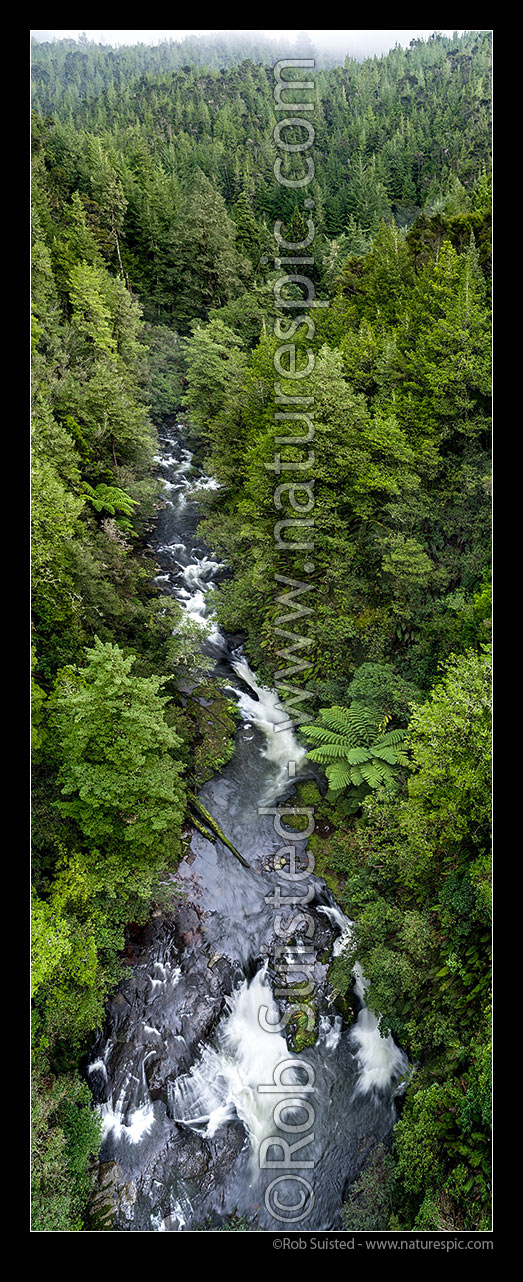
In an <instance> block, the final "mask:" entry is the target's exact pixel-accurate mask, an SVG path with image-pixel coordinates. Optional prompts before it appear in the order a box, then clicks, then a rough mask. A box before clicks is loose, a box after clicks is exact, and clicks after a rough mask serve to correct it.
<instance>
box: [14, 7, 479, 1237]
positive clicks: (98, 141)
mask: <svg viewBox="0 0 523 1282" xmlns="http://www.w3.org/2000/svg"><path fill="white" fill-rule="evenodd" d="M490 45H491V41H490V35H489V33H486V32H467V33H465V34H464V35H463V36H461V37H459V38H458V37H457V36H456V37H454V38H452V39H450V38H446V37H443V36H435V37H433V38H432V39H430V40H429V41H427V42H426V43H424V42H422V41H414V42H413V43H412V45H411V47H410V48H409V49H407V50H404V49H402V48H400V47H399V46H397V47H396V48H394V49H393V50H391V52H390V53H388V54H387V55H386V56H384V57H380V58H377V57H374V58H369V59H367V60H365V61H364V62H361V63H360V62H356V61H354V60H351V59H346V61H345V64H344V65H343V66H336V65H334V66H325V65H322V62H321V60H319V61H318V64H317V67H316V68H315V70H314V84H315V93H316V98H315V108H314V128H315V140H314V147H313V149H312V153H311V154H313V155H314V158H315V177H314V181H313V183H312V184H311V186H310V188H309V189H308V192H307V195H309V196H310V197H311V198H312V199H313V200H314V225H315V233H316V234H315V239H314V245H313V249H312V251H311V253H312V254H313V263H312V264H311V266H310V267H309V268H308V270H309V272H310V276H311V279H312V281H313V282H314V287H315V290H316V295H317V297H318V298H319V299H324V300H328V306H326V307H324V308H318V309H317V311H315V313H314V325H311V324H309V323H306V321H305V320H304V321H303V323H302V324H301V325H297V326H295V330H294V332H293V342H295V343H296V346H297V351H298V353H299V360H300V362H303V363H304V364H306V362H307V353H308V352H311V351H312V352H313V353H314V358H315V362H314V369H313V372H312V373H311V376H310V378H309V379H308V387H307V390H308V392H310V394H311V395H313V397H314V407H315V439H314V449H315V466H314V476H315V483H314V512H313V516H314V555H313V565H312V569H311V572H310V574H309V577H308V592H309V595H308V597H304V598H303V599H302V603H301V604H298V603H297V601H295V602H293V601H292V599H290V600H289V603H288V604H289V606H290V614H289V618H290V619H293V620H294V621H293V622H291V623H289V624H288V625H287V626H288V628H290V629H291V631H290V632H288V633H286V634H284V635H285V636H287V637H288V638H289V639H292V635H293V629H294V630H295V629H296V627H299V629H300V636H301V641H300V646H299V647H297V646H296V645H294V646H289V644H287V649H286V650H284V649H283V648H282V633H281V629H280V630H278V617H277V616H278V613H279V611H280V610H281V597H278V591H279V588H277V587H275V585H276V584H277V583H280V582H282V581H283V580H285V581H287V582H288V583H289V585H290V586H292V583H291V581H294V583H295V584H297V583H298V582H301V578H302V573H303V559H304V558H303V553H302V552H296V553H292V552H291V554H290V555H289V550H288V549H286V550H281V549H279V548H278V546H277V544H276V543H275V538H274V523H275V520H276V519H277V515H276V514H275V506H274V491H275V485H277V483H278V479H280V480H281V479H282V478H281V476H280V477H279V474H278V468H280V470H281V466H282V464H281V461H280V463H278V461H277V456H276V454H275V449H276V447H275V445H274V432H275V426H274V419H275V414H276V413H277V411H278V404H277V401H276V397H277V391H276V389H275V376H274V368H275V367H274V357H275V353H276V351H277V349H278V347H279V344H280V343H281V341H282V339H285V338H286V337H288V331H285V330H284V329H283V328H282V326H283V325H284V324H285V325H289V324H290V323H291V322H289V320H288V317H287V318H285V321H282V320H281V318H280V319H278V315H279V314H278V308H277V291H275V282H276V281H277V279H278V276H279V275H281V272H280V271H279V263H278V261H277V255H278V253H279V252H280V251H279V250H278V247H277V244H276V241H275V238H274V230H273V229H274V223H275V220H281V223H282V226H283V229H284V235H285V237H286V240H287V242H288V243H298V242H299V243H303V242H304V239H305V238H306V236H307V218H308V214H307V211H306V210H305V209H304V203H303V194H302V193H299V192H298V193H296V191H295V190H293V189H288V188H285V187H282V186H279V185H278V184H277V183H276V181H275V177H274V172H273V166H274V159H275V146H274V141H273V130H274V127H275V124H276V120H277V115H276V114H275V110H274V74H273V71H272V63H273V59H274V50H273V48H272V46H271V44H270V42H269V43H268V42H265V43H264V41H263V39H262V38H261V37H260V38H259V40H256V41H254V40H253V41H251V42H250V43H249V41H248V40H247V38H246V37H245V38H244V40H243V43H242V44H241V45H240V46H232V45H231V44H230V43H229V42H227V41H226V40H225V39H224V40H223V42H222V43H221V44H220V42H218V41H216V42H214V43H212V44H211V43H209V42H207V43H206V42H205V41H203V42H198V41H197V40H196V39H194V40H191V41H189V42H185V46H183V47H182V46H179V45H165V46H163V45H160V46H157V47H156V48H154V49H152V48H147V47H146V46H136V47H130V46H128V47H126V48H123V49H120V50H111V49H110V48H108V47H106V46H96V45H90V44H89V43H87V42H85V41H84V42H82V41H80V42H78V43H75V42H72V41H59V42H57V43H54V44H53V45H47V44H38V43H36V42H34V44H33V51H32V64H33V65H32V74H33V107H34V112H33V129H32V206H33V212H32V344H31V345H32V362H33V374H32V396H33V438H32V442H33V443H32V477H33V480H32V511H33V531H32V566H33V595H32V602H33V624H32V692H33V699H32V703H33V731H32V754H33V891H32V921H33V931H32V941H33V964H32V981H33V1020H32V1029H33V1073H32V1077H33V1096H34V1100H33V1219H32V1227H33V1230H36V1231H48V1232H49V1231H51V1232H53V1231H62V1232H64V1231H71V1230H72V1231H81V1230H89V1229H90V1228H92V1227H93V1225H92V1223H91V1219H90V1209H89V1198H90V1175H89V1171H90V1167H91V1165H92V1163H93V1161H94V1160H95V1158H96V1155H97V1153H98V1151H99V1148H100V1140H101V1129H100V1122H99V1117H98V1113H97V1111H96V1110H95V1109H94V1108H93V1103H92V1097H91V1093H90V1089H89V1085H88V1083H87V1080H86V1078H85V1075H84V1073H83V1071H82V1063H83V1058H84V1057H85V1054H86V1052H87V1049H88V1047H89V1044H90V1040H92V1036H93V1033H94V1032H95V1030H97V1029H98V1028H100V1026H101V1022H102V1020H103V1016H104V1009H105V1003H106V1000H107V998H108V996H109V995H110V994H111V993H113V992H114V990H115V989H116V987H117V985H118V983H119V981H120V980H121V978H122V975H123V974H124V971H125V945H126V929H127V927H128V926H129V924H131V923H132V924H136V923H138V924H139V923H143V922H145V921H147V920H148V918H149V917H150V914H151V912H153V911H156V910H157V909H158V908H160V909H161V908H163V907H165V905H166V904H168V902H169V895H171V894H172V889H171V888H170V883H169V882H168V880H166V877H167V874H168V873H169V872H172V871H173V870H175V869H176V868H177V866H178V864H179V862H180V859H181V858H182V855H183V853H184V851H185V850H186V848H187V842H188V840H189V839H190V825H191V816H190V814H189V811H188V805H189V798H190V797H191V796H193V795H194V792H195V791H197V790H198V788H199V787H200V785H201V784H202V782H204V781H205V780H206V779H208V778H210V777H211V775H212V774H213V773H215V772H217V771H218V770H219V769H220V768H221V767H222V766H223V765H224V764H225V763H226V762H227V761H228V759H229V758H230V756H231V754H232V750H233V737H234V732H235V728H236V720H235V715H234V711H233V709H232V707H231V704H230V702H229V700H228V698H227V696H226V692H225V691H223V692H222V693H221V694H220V695H219V698H218V701H217V702H215V703H214V705H213V710H212V713H211V715H207V714H206V711H205V708H204V707H203V706H202V702H199V701H198V700H197V699H193V700H191V699H188V698H187V697H185V696H184V694H183V690H184V688H185V687H187V680H188V679H189V681H190V683H192V686H193V687H194V688H195V689H196V690H197V691H200V693H201V694H203V695H205V692H206V679H207V672H208V667H206V661H205V659H204V657H203V655H202V653H201V652H200V648H199V640H200V637H201V635H202V627H201V625H199V623H198V622H197V621H193V622H191V621H190V620H188V619H187V618H186V617H183V616H184V611H183V610H182V607H181V606H180V604H179V603H177V602H176V601H175V600H174V599H173V598H170V597H166V596H165V595H162V593H161V591H160V586H159V584H158V582H157V576H158V565H157V563H156V561H155V558H154V555H153V554H152V553H151V550H150V544H149V536H150V532H151V530H152V528H153V525H154V521H155V518H156V513H157V511H158V508H159V506H160V504H161V501H162V491H161V487H160V484H159V481H158V478H157V468H156V462H155V460H156V455H157V450H158V437H157V431H158V428H159V427H160V426H161V424H162V423H164V422H165V421H167V420H173V419H174V418H176V419H177V420H178V421H180V420H181V421H182V422H183V423H184V424H185V429H186V438H187V439H188V440H189V442H190V443H191V449H192V450H194V451H195V454H196V456H197V457H198V458H199V459H200V460H201V462H202V465H203V466H204V467H205V468H206V470H207V471H208V472H209V474H210V475H211V476H212V477H214V478H215V479H216V482H217V484H216V487H215V488H214V489H210V490H209V491H206V492H205V494H202V495H201V504H200V505H201V512H202V520H201V523H200V531H201V533H202V537H204V538H205V540H206V543H207V544H208V545H209V546H210V547H212V548H213V549H215V551H216V553H217V554H218V556H219V557H220V558H221V561H222V563H223V564H224V565H225V567H226V572H225V574H224V575H223V577H222V580H221V581H220V584H219V586H218V587H217V588H216V589H215V591H214V593H213V609H214V610H215V613H216V617H217V619H218V622H219V624H220V625H221V627H222V628H223V629H224V630H225V631H226V632H228V633H230V634H235V635H239V636H241V637H242V638H243V640H244V645H245V652H246V654H247V656H248V658H249V661H250V662H252V663H253V664H254V666H255V667H256V670H257V672H258V674H259V675H260V678H261V679H262V680H263V681H264V683H265V684H266V685H267V686H271V687H275V688H276V689H277V690H278V692H279V693H280V697H281V698H282V699H283V700H284V702H285V700H287V703H288V706H289V708H290V710H291V713H292V716H293V719H294V721H295V724H296V726H297V734H298V737H299V738H300V740H301V741H302V742H303V743H304V744H305V746H306V747H307V749H308V752H309V758H310V760H311V761H313V762H316V763H317V766H318V767H319V768H318V771H317V773H318V781H317V782H313V781H312V780H310V779H309V780H307V781H305V782H303V781H302V782H300V781H298V784H297V795H298V798H299V804H300V805H303V806H307V805H313V806H314V808H315V813H316V816H317V817H318V818H319V819H320V820H321V822H320V823H319V824H318V826H317V830H316V832H315V833H314V835H313V836H312V837H311V838H310V846H311V848H312V849H313V851H314V856H315V859H316V867H317V870H318V873H319V875H320V876H321V877H323V878H325V881H326V883H327V885H328V886H330V887H331V888H332V889H333V891H334V892H335V894H336V896H337V900H338V902H339V904H340V905H341V906H342V908H343V910H344V912H346V913H347V914H348V916H349V917H350V919H351V920H353V921H354V932H353V935H352V936H351V940H350V944H349V945H348V946H347V947H346V948H345V949H344V950H343V951H341V952H340V953H339V954H338V956H336V957H335V958H334V961H333V963H332V966H331V982H332V985H333V988H334V990H335V992H336V994H337V1001H338V1003H339V1008H340V1009H345V1010H346V1012H347V1013H348V1014H350V990H351V984H352V976H353V967H354V963H355V960H356V958H357V959H358V961H359V963H360V964H361V966H362V967H363V970H364V972H365V975H366V976H367V978H368V981H369V989H368V993H367V1001H368V1004H369V1006H370V1007H371V1009H372V1010H374V1011H375V1012H376V1013H377V1014H378V1013H379V1014H380V1016H381V1021H382V1023H381V1027H382V1029H383V1031H384V1032H385V1033H386V1032H388V1031H389V1030H390V1031H391V1032H392V1034H393V1035H394V1037H395V1038H396V1039H397V1041H398V1042H399V1043H400V1044H401V1046H402V1047H403V1048H404V1050H405V1052H406V1053H407V1055H408V1057H409V1061H410V1062H411V1063H412V1064H413V1065H415V1071H414V1072H413V1073H412V1075H411V1077H410V1079H409V1081H408V1084H407V1087H406V1090H405V1094H404V1098H403V1100H402V1103H401V1111H400V1116H399V1120H398V1122H397V1124H396V1126H395V1130H394V1140H393V1144H392V1148H391V1149H390V1150H386V1149H385V1148H378V1149H376V1151H375V1152H374V1154H373V1156H372V1158H371V1160H370V1161H369V1163H368V1164H367V1166H366V1167H365V1170H364V1171H363V1174H362V1175H361V1177H360V1178H359V1179H358V1181H357V1182H356V1183H355V1184H354V1185H353V1187H352V1189H351V1191H350V1194H349V1195H348V1200H347V1201H346V1202H345V1204H344V1212H343V1214H344V1226H345V1227H346V1228H347V1229H354V1230H357V1229H367V1230H369V1229H389V1230H394V1229H396V1230H399V1229H421V1230H433V1229H434V1230H441V1231H452V1230H463V1229H469V1230H476V1231H478V1230H479V1231H481V1230H485V1229H488V1228H489V1227H490V1204H491V1190H490V1114H491V1103H490V1060H491V1049H490V997H489V991H490V989H489V954H490V938H491V927H490V817H489V802H490V625H491V570H490V566H491V559H490V540H489V528H490V506H491V499H490V417H489V416H490V369H491V333H490V270H491V257H490V221H491V181H490V72H491V48H490ZM301 56H304V57H309V56H310V50H309V48H308V46H307V47H305V48H304V52H303V53H302V54H301ZM297 92H298V93H299V91H297ZM295 297H296V298H298V297H300V295H299V294H298V293H296V295H295ZM292 323H294V322H292ZM278 326H280V328H279V329H278V328H277V327H278ZM284 375H285V370H283V372H282V380H281V382H280V385H279V388H280V390H279V395H280V397H281V396H282V395H283V396H287V397H289V396H292V395H293V393H294V390H295V389H294V385H293V383H292V381H291V380H290V379H287V380H285V377H284ZM302 458H303V454H302V453H300V451H299V448H298V447H297V446H293V445H292V444H291V445H287V446H286V448H285V459H286V461H287V462H288V463H293V462H294V464H295V467H298V466H299V460H300V459H302ZM287 479H288V477H287ZM281 488H282V490H284V489H286V490H287V495H286V496H285V497H284V498H281V499H280V500H279V506H280V511H279V513H278V516H280V517H282V518H289V519H291V518H292V517H293V516H295V514H296V508H297V506H298V504H297V503H296V502H291V495H290V493H289V491H290V490H291V488H292V487H290V486H289V485H287V486H283V485H282V487H281ZM295 488H296V489H299V486H298V485H296V487H295ZM302 488H304V487H302ZM276 576H280V578H279V579H277V577H276ZM293 610H294V611H295V614H294V615H293ZM296 620H297V622H296ZM289 663H290V664H291V667H292V671H293V672H294V674H295V675H294V677H293V678H291V681H294V682H297V683H298V685H299V687H300V689H301V691H302V692H303V690H305V691H306V697H303V693H302V694H299V693H298V694H296V691H294V693H293V686H292V684H291V685H289V683H288V682H287V681H286V676H285V674H286V673H288V671H289ZM292 665H293V666H292ZM296 674H297V675H296ZM184 683H185V686H184Z"/></svg>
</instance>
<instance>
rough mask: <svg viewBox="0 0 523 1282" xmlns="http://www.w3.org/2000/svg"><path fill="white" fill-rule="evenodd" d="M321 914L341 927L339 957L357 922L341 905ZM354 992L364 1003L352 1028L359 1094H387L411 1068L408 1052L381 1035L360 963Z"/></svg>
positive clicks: (355, 970)
mask: <svg viewBox="0 0 523 1282" xmlns="http://www.w3.org/2000/svg"><path fill="white" fill-rule="evenodd" d="M318 912H320V913H324V914H325V916H326V917H328V918H329V921H332V923H333V925H335V926H338V928H339V930H340V931H341V934H340V935H339V936H338V938H337V940H336V941H335V943H334V947H333V950H332V952H333V956H334V957H339V956H340V955H341V953H343V951H344V949H345V948H346V946H347V945H348V944H349V942H350V940H351V937H352V928H353V925H354V923H353V922H352V921H350V919H349V918H348V917H346V916H345V913H343V912H342V911H341V908H338V906H337V904H330V905H328V906H327V905H322V906H321V907H319V908H318ZM352 973H353V975H354V992H355V995H356V997H357V998H358V999H359V1001H360V1002H361V1010H360V1012H359V1015H358V1018H357V1020H356V1023H355V1025H354V1027H353V1028H352V1029H351V1033H350V1036H351V1040H352V1042H353V1044H354V1046H355V1047H356V1058H357V1060H358V1066H359V1070H360V1071H359V1076H358V1080H357V1082H356V1086H355V1092H356V1094H359V1095H367V1094H368V1093H369V1092H371V1091H386V1090H388V1089H389V1087H390V1086H391V1085H392V1084H393V1083H394V1082H395V1081H399V1080H400V1078H402V1077H403V1076H404V1074H405V1073H406V1072H407V1070H408V1067H409V1061H408V1059H407V1056H406V1055H405V1052H404V1051H402V1050H400V1048H399V1046H397V1045H396V1042H395V1041H394V1038H393V1036H392V1034H391V1033H389V1035H388V1036H387V1037H383V1036H382V1034H381V1033H380V1019H379V1017H377V1016H376V1015H375V1014H374V1012H373V1011H371V1010H369V1008H368V1006H367V1004H366V1001H365V991H366V989H367V988H368V981H367V980H366V979H365V976H364V974H363V971H362V969H361V966H360V963H359V962H358V961H357V962H355V963H354V967H353V971H352Z"/></svg>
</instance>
